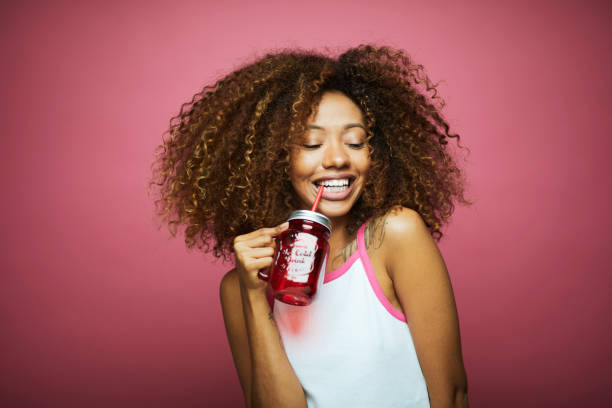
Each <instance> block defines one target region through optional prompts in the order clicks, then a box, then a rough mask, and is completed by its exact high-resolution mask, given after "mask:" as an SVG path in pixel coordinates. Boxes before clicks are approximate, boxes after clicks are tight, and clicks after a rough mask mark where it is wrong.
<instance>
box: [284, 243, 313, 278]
mask: <svg viewBox="0 0 612 408" xmlns="http://www.w3.org/2000/svg"><path fill="white" fill-rule="evenodd" d="M317 240H318V239H317V237H316V236H314V235H311V234H307V233H304V232H299V233H297V234H296V237H295V241H294V242H293V247H292V248H291V254H290V255H289V262H288V263H287V279H290V280H292V281H294V282H298V283H306V282H308V276H309V275H310V273H311V272H312V271H313V269H314V266H315V254H316V252H317V249H318V246H317Z"/></svg>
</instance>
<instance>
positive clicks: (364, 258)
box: [357, 220, 407, 323]
mask: <svg viewBox="0 0 612 408" xmlns="http://www.w3.org/2000/svg"><path fill="white" fill-rule="evenodd" d="M367 222H369V220H368V221H367ZM367 222H365V223H364V224H363V225H362V226H361V227H359V230H358V231H357V251H359V256H360V258H361V263H362V264H363V267H364V269H365V271H366V275H367V277H368V280H369V281H370V285H371V286H372V290H374V294H375V295H376V297H377V298H378V300H379V301H380V303H381V304H382V305H383V306H384V307H385V309H387V311H388V312H389V313H391V315H392V316H393V317H395V318H396V319H398V320H400V321H402V322H404V323H407V322H406V316H405V315H404V314H403V313H402V312H400V311H399V310H397V309H396V308H395V307H394V306H393V305H392V304H391V302H389V299H387V296H385V294H384V293H383V291H382V288H381V287H380V284H379V283H378V279H376V274H375V273H374V268H373V267H372V263H371V262H370V258H369V257H368V252H367V251H366V245H365V238H364V231H365V226H366V224H367Z"/></svg>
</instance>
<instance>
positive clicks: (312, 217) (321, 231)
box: [259, 210, 331, 306]
mask: <svg viewBox="0 0 612 408" xmlns="http://www.w3.org/2000/svg"><path fill="white" fill-rule="evenodd" d="M288 221H289V229H287V230H286V231H284V232H283V233H281V234H280V235H279V236H277V237H276V251H275V252H274V265H272V268H271V269H270V273H269V277H268V276H267V275H266V274H265V272H260V273H259V277H260V278H262V279H265V280H268V279H269V281H270V291H271V292H272V295H273V296H274V297H275V298H276V299H278V300H280V301H281V302H284V303H288V304H291V305H296V306H304V305H308V304H310V302H311V301H312V298H313V297H314V295H315V294H316V293H317V283H318V282H319V276H320V274H321V270H322V268H323V265H324V264H325V262H324V261H325V257H326V256H327V252H328V250H329V244H328V243H327V240H328V239H329V235H330V233H331V229H330V226H329V219H328V218H327V217H326V216H324V215H322V214H320V213H317V212H314V211H307V210H299V211H294V212H293V213H291V215H290V216H289V220H288ZM323 273H325V272H324V271H323Z"/></svg>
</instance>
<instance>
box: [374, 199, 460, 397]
mask: <svg viewBox="0 0 612 408" xmlns="http://www.w3.org/2000/svg"><path fill="white" fill-rule="evenodd" d="M384 230H385V235H384V241H385V245H384V251H385V260H386V264H387V265H386V266H387V270H388V272H389V275H390V277H391V279H392V280H393V286H394V288H395V292H396V294H397V297H398V299H399V302H400V304H401V305H402V309H403V310H404V314H405V315H406V320H407V321H408V325H409V327H410V331H411V334H412V338H413V341H414V346H415V349H416V352H417V356H418V358H419V363H420V365H421V369H422V370H423V375H424V376H425V381H426V383H427V391H428V393H429V401H430V404H431V408H441V407H444V408H446V407H462V408H467V406H468V400H467V376H466V373H465V368H464V367H463V358H462V355H461V340H460V336H459V319H458V317H457V307H456V305H455V299H454V295H453V289H452V286H451V282H450V278H449V276H448V271H447V270H446V265H445V264H444V260H443V259H442V255H441V254H440V251H439V250H438V247H437V245H436V243H435V241H434V240H433V238H432V237H431V235H430V233H429V230H428V229H427V227H426V225H425V223H424V222H423V220H422V219H421V217H420V215H419V214H418V213H417V212H416V211H413V210H410V209H407V208H401V209H398V210H395V211H393V212H392V213H391V214H390V215H389V216H388V217H387V219H386V222H385V226H384Z"/></svg>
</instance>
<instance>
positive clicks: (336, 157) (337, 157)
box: [322, 141, 349, 168]
mask: <svg viewBox="0 0 612 408" xmlns="http://www.w3.org/2000/svg"><path fill="white" fill-rule="evenodd" d="M348 164H349V156H348V154H347V152H346V150H345V149H344V144H343V143H342V142H339V141H332V142H331V143H329V144H328V145H327V146H326V147H325V151H324V152H323V163H322V165H323V167H324V168H343V167H346V166H348Z"/></svg>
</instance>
